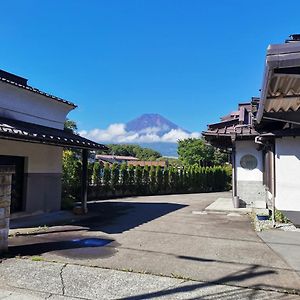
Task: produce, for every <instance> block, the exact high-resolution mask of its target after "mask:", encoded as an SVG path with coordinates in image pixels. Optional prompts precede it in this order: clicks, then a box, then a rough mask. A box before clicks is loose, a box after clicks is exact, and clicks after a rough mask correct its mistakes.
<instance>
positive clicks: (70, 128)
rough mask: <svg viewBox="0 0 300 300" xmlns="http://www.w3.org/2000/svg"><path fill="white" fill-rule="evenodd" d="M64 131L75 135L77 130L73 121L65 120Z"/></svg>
mask: <svg viewBox="0 0 300 300" xmlns="http://www.w3.org/2000/svg"><path fill="white" fill-rule="evenodd" d="M64 129H65V130H67V131H71V132H72V133H76V132H77V129H78V128H77V124H76V122H75V121H73V120H70V119H66V121H65V124H64Z"/></svg>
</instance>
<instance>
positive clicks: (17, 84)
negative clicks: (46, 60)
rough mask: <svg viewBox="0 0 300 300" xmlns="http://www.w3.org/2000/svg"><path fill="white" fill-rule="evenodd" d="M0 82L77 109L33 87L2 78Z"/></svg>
mask: <svg viewBox="0 0 300 300" xmlns="http://www.w3.org/2000/svg"><path fill="white" fill-rule="evenodd" d="M0 81H2V82H5V83H7V84H11V85H14V86H16V87H18V88H21V89H24V90H27V91H30V92H33V93H36V94H39V95H42V96H45V97H47V98H50V99H52V100H55V101H59V102H62V103H65V104H67V105H70V106H72V107H74V108H76V107H77V105H76V104H74V103H72V102H71V101H68V100H65V99H62V98H59V97H57V96H54V95H51V94H49V93H46V92H43V91H41V90H39V89H37V88H34V87H32V86H29V85H22V84H20V83H17V82H14V81H11V80H8V79H6V78H3V77H0Z"/></svg>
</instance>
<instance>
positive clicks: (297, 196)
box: [275, 137, 300, 211]
mask: <svg viewBox="0 0 300 300" xmlns="http://www.w3.org/2000/svg"><path fill="white" fill-rule="evenodd" d="M275 153H276V155H275V176H276V177H275V178H276V198H275V205H276V207H277V208H278V209H279V210H285V211H300V138H293V137H285V138H282V139H276V145H275Z"/></svg>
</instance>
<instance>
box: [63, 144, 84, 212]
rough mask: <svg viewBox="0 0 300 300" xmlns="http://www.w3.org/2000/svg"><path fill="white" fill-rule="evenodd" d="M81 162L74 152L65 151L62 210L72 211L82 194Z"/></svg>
mask: <svg viewBox="0 0 300 300" xmlns="http://www.w3.org/2000/svg"><path fill="white" fill-rule="evenodd" d="M80 170H81V162H80V160H79V159H78V158H77V155H76V153H75V152H74V151H72V150H64V151H63V158H62V171H63V173H62V209H70V208H72V207H73V203H74V201H75V200H76V198H77V197H78V194H79V193H80V191H79V189H78V187H79V186H80Z"/></svg>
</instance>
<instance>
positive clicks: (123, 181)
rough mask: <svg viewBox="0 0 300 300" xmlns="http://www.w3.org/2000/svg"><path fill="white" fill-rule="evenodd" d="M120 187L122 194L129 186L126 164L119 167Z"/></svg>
mask: <svg viewBox="0 0 300 300" xmlns="http://www.w3.org/2000/svg"><path fill="white" fill-rule="evenodd" d="M120 185H121V189H122V191H123V193H124V192H126V190H127V188H128V186H129V177H128V170H127V165H126V163H123V164H122V165H121V167H120Z"/></svg>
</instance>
